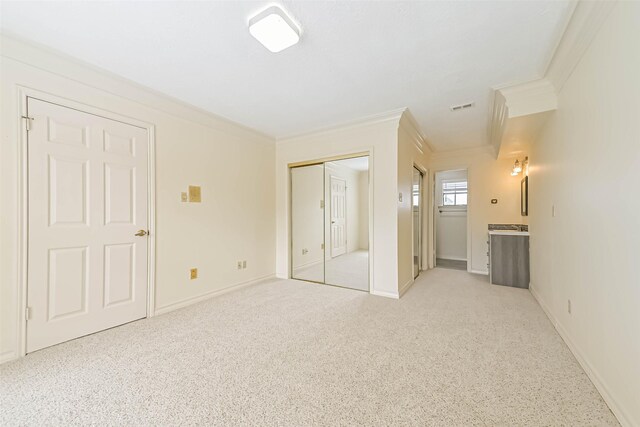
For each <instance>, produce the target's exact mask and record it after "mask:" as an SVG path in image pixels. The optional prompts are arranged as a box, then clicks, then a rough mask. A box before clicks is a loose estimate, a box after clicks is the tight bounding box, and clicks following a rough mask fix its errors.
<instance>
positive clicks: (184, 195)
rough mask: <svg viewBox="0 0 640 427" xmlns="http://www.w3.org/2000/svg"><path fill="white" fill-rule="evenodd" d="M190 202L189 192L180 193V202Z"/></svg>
mask: <svg viewBox="0 0 640 427" xmlns="http://www.w3.org/2000/svg"><path fill="white" fill-rule="evenodd" d="M188 200H189V197H188V196H187V192H186V191H183V192H182V193H180V201H181V202H186V201H188Z"/></svg>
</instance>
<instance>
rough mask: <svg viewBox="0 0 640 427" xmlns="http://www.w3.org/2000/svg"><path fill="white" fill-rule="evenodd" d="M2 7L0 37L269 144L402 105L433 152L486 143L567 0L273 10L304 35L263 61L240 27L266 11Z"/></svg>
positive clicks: (263, 53)
mask: <svg viewBox="0 0 640 427" xmlns="http://www.w3.org/2000/svg"><path fill="white" fill-rule="evenodd" d="M1 4H2V6H1V7H2V10H1V12H2V14H1V15H2V18H1V27H2V30H3V31H5V32H6V33H7V34H10V35H14V36H18V37H21V38H23V39H27V40H31V41H34V42H37V43H40V44H42V45H45V46H48V47H51V48H54V49H57V50H59V51H62V52H65V53H66V54H68V55H71V56H74V57H77V58H78V59H81V60H84V61H86V62H88V63H91V64H93V65H96V66H98V67H101V68H104V69H106V70H109V71H111V72H113V73H116V74H119V75H121V76H123V77H125V78H128V79H130V80H133V81H135V82H138V83H140V84H143V85H145V86H148V87H150V88H153V89H155V90H157V91H160V92H163V93H166V94H168V95H171V96H173V97H175V98H178V99H180V100H182V101H185V102H188V103H190V104H192V105H195V106H197V107H200V108H203V109H205V110H208V111H210V112H212V113H215V114H218V115H221V116H224V117H226V118H228V119H231V120H234V121H236V122H239V123H242V124H244V125H245V126H248V127H251V128H254V129H256V130H259V131H261V132H264V133H266V134H269V135H271V136H274V137H277V138H282V137H286V136H291V135H295V134H299V133H305V132H308V131H311V130H315V129H319V128H323V127H327V126H333V125H336V124H339V123H342V122H348V121H352V120H356V119H358V118H361V117H366V116H370V115H374V114H378V113H381V112H385V111H390V110H394V109H398V108H402V107H409V108H410V110H411V112H412V113H413V115H414V116H415V117H416V119H417V121H418V123H419V124H420V126H421V128H422V130H423V132H424V134H425V136H426V137H427V139H428V141H429V142H430V143H431V144H432V145H433V146H434V147H435V148H436V149H437V150H449V149H456V148H463V147H471V146H478V145H482V144H486V143H487V124H488V116H489V109H490V102H491V95H492V91H491V88H492V87H495V86H498V85H504V84H513V83H521V82H523V81H527V80H531V79H535V78H539V77H541V76H542V75H543V74H544V71H545V68H546V65H547V63H548V61H549V60H550V57H551V55H552V53H553V50H554V48H555V46H556V44H557V42H558V40H559V38H560V36H561V34H562V31H563V30H564V27H565V25H566V22H567V20H568V18H569V16H570V14H571V11H572V10H573V3H572V2H570V1H464V2H455V1H443V2H421V1H393V2H390V1H385V2H382V1H381V2H364V1H363V2H355V1H284V2H282V4H283V5H284V8H285V9H286V10H288V11H289V12H290V13H291V14H292V15H293V17H294V18H295V19H296V20H297V21H298V22H299V23H300V25H301V27H302V30H303V35H302V39H301V42H300V43H299V44H297V45H295V46H293V47H291V48H289V49H287V50H285V51H282V52H280V53H277V54H273V53H271V52H269V51H267V50H266V49H265V48H264V47H263V46H262V45H260V44H259V43H258V42H257V41H256V40H255V39H254V38H253V37H251V35H250V34H249V32H248V30H247V21H248V18H249V17H250V16H252V15H253V14H254V13H256V12H258V11H260V10H261V9H262V8H264V7H265V6H266V5H268V4H270V3H268V2H253V1H246V2H245V1H229V2H221V1H215V2H213V1H209V2H198V1H194V2H191V1H169V2H144V1H140V2H99V3H97V2H67V1H57V2H8V1H2V2H1ZM469 101H474V102H475V103H476V105H475V107H474V108H471V109H469V110H465V111H460V112H456V113H453V112H451V111H450V110H449V107H450V106H451V105H454V104H460V103H466V102H469Z"/></svg>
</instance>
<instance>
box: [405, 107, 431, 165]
mask: <svg viewBox="0 0 640 427" xmlns="http://www.w3.org/2000/svg"><path fill="white" fill-rule="evenodd" d="M399 126H400V127H401V128H403V129H404V130H405V131H407V133H409V134H410V135H411V136H412V137H413V140H414V141H413V143H414V144H415V146H416V148H417V149H418V150H419V151H420V152H421V153H425V152H426V154H427V155H428V156H430V155H431V154H432V153H433V152H434V149H433V146H432V145H431V144H430V143H429V141H428V140H427V138H426V137H425V136H424V134H423V133H422V129H421V128H420V125H419V124H418V122H417V120H416V118H415V117H414V115H413V114H412V113H411V110H409V108H405V110H404V112H403V114H402V116H401V117H400V124H399Z"/></svg>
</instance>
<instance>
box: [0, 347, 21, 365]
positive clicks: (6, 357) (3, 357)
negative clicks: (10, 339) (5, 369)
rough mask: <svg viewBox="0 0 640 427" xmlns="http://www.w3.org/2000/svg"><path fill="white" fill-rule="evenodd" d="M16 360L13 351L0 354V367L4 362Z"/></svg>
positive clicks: (16, 356)
mask: <svg viewBox="0 0 640 427" xmlns="http://www.w3.org/2000/svg"><path fill="white" fill-rule="evenodd" d="M17 358H18V355H17V354H16V352H15V351H13V350H7V351H3V352H2V353H0V365H1V364H3V363H6V362H10V361H12V360H15V359H17Z"/></svg>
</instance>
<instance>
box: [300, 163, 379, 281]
mask: <svg viewBox="0 0 640 427" xmlns="http://www.w3.org/2000/svg"><path fill="white" fill-rule="evenodd" d="M290 178H291V246H290V247H291V277H292V278H294V279H299V280H305V281H310V282H316V283H322V284H327V285H334V286H341V287H346V288H351V289H357V290H362V291H367V292H368V291H369V222H370V212H369V156H359V157H353V158H346V159H339V160H332V161H326V162H318V163H313V164H305V165H301V166H293V167H290Z"/></svg>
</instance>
